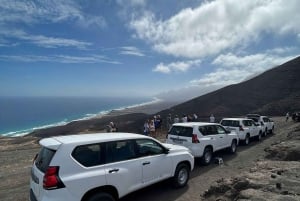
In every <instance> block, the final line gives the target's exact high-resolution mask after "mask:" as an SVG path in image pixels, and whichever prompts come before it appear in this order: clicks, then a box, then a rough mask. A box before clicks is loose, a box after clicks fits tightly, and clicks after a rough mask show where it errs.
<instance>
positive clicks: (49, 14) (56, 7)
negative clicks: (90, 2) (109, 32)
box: [0, 0, 106, 27]
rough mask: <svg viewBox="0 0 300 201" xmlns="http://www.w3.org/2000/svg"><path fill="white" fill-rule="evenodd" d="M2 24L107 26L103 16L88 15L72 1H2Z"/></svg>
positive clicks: (0, 20) (0, 7)
mask: <svg viewBox="0 0 300 201" xmlns="http://www.w3.org/2000/svg"><path fill="white" fill-rule="evenodd" d="M0 15H1V18H0V24H1V23H2V24H3V23H6V24H11V23H20V22H22V23H29V24H35V23H49V22H53V23H57V22H62V21H70V22H75V23H77V24H79V25H81V26H83V27H86V26H97V27H104V26H106V21H105V19H104V18H103V17H102V16H93V15H89V14H86V13H84V12H83V11H82V8H81V7H80V5H79V4H77V3H76V1H71V0H43V1H32V0H11V1H6V0H0Z"/></svg>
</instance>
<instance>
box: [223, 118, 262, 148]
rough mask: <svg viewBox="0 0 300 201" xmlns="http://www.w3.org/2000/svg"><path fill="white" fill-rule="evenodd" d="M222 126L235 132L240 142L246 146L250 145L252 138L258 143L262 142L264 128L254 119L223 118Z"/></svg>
mask: <svg viewBox="0 0 300 201" xmlns="http://www.w3.org/2000/svg"><path fill="white" fill-rule="evenodd" d="M220 124H221V125H223V126H224V127H225V128H226V129H227V130H230V131H235V132H236V133H237V135H238V136H239V139H240V141H243V142H244V143H245V144H246V145H248V144H249V143H250V138H253V137H255V138H256V139H257V140H258V141H259V140H261V136H262V126H261V125H260V124H258V123H255V122H254V121H253V120H252V119H246V118H223V119H222V120H221V122H220Z"/></svg>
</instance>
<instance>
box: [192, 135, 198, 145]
mask: <svg viewBox="0 0 300 201" xmlns="http://www.w3.org/2000/svg"><path fill="white" fill-rule="evenodd" d="M192 143H200V141H199V139H198V136H197V135H196V134H193V136H192Z"/></svg>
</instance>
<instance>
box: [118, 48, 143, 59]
mask: <svg viewBox="0 0 300 201" xmlns="http://www.w3.org/2000/svg"><path fill="white" fill-rule="evenodd" d="M120 54H124V55H132V56H139V57H143V56H145V54H144V53H143V52H142V51H141V50H139V49H138V48H137V47H132V46H124V47H121V52H120Z"/></svg>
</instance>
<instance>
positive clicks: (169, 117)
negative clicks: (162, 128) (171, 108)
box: [167, 114, 172, 130]
mask: <svg viewBox="0 0 300 201" xmlns="http://www.w3.org/2000/svg"><path fill="white" fill-rule="evenodd" d="M171 126H172V116H171V114H169V115H168V117H167V130H170V128H171Z"/></svg>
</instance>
